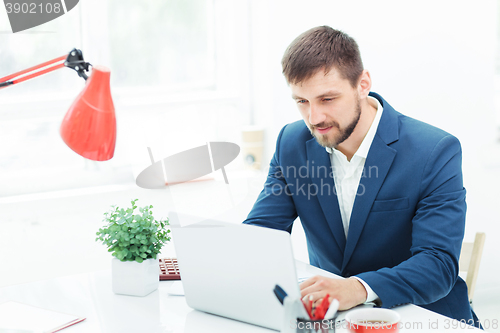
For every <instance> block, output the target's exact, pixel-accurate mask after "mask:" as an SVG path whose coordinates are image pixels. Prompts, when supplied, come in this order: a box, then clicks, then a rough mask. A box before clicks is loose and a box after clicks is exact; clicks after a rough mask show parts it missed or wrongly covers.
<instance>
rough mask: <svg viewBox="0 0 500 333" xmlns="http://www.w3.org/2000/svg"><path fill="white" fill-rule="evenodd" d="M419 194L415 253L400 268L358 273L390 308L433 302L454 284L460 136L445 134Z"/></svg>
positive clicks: (460, 229) (461, 198)
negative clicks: (457, 137)
mask: <svg viewBox="0 0 500 333" xmlns="http://www.w3.org/2000/svg"><path fill="white" fill-rule="evenodd" d="M415 176H417V175H415ZM419 194H420V197H419V201H418V204H417V208H416V212H415V215H414V217H413V220H412V236H411V238H412V244H411V248H410V251H411V257H410V258H409V259H407V260H406V261H403V262H402V263H400V264H399V265H397V266H395V267H392V268H382V269H380V270H378V271H374V272H366V273H362V274H359V275H357V276H358V277H359V278H361V279H363V280H364V281H365V282H366V283H368V285H369V286H370V287H371V288H372V289H373V290H374V291H375V292H376V293H377V295H378V296H379V297H380V301H381V305H382V306H383V307H386V308H388V307H393V306H396V305H400V304H405V303H413V304H417V305H423V304H430V303H433V302H435V301H437V300H439V299H441V298H443V297H444V296H446V295H447V294H448V293H449V292H450V290H451V289H452V288H453V286H454V285H455V282H456V280H457V277H458V258H459V255H460V249H461V246H462V240H463V236H464V230H465V212H466V204H465V189H464V187H463V180H462V151H461V147H460V143H459V141H458V140H457V139H456V138H455V137H453V136H451V135H449V136H446V137H444V138H442V139H441V140H440V141H439V142H438V143H437V144H436V145H435V147H434V149H433V150H432V152H431V153H430V155H429V156H428V158H427V162H426V165H425V168H424V170H423V173H422V176H421V182H420V190H419Z"/></svg>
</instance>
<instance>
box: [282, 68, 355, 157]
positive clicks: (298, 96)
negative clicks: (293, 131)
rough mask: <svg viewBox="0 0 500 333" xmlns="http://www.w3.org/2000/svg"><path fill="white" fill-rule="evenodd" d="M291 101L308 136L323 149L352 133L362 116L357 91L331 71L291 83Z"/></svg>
mask: <svg viewBox="0 0 500 333" xmlns="http://www.w3.org/2000/svg"><path fill="white" fill-rule="evenodd" d="M290 87H291V89H292V98H293V99H294V100H295V101H296V102H297V106H298V108H299V111H300V113H301V114H302V118H304V122H305V123H306V125H307V127H308V128H309V130H310V131H311V134H312V135H313V136H314V137H315V138H316V140H317V141H318V143H319V144H320V145H322V146H323V147H337V146H338V145H339V144H341V143H342V142H344V141H345V140H346V139H348V138H349V136H350V135H351V134H352V132H353V131H354V129H355V128H356V125H357V124H358V121H359V118H360V115H361V104H360V99H359V94H358V91H357V89H355V88H353V87H352V86H351V84H350V83H349V81H348V80H345V79H343V78H342V77H341V75H340V73H339V72H338V71H337V70H336V69H335V68H332V69H331V70H330V72H329V73H328V74H326V75H325V72H324V70H322V69H321V70H319V71H318V72H317V73H316V74H314V76H312V77H311V78H309V79H308V80H305V81H303V82H300V83H298V84H291V85H290Z"/></svg>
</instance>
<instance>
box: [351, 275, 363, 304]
mask: <svg viewBox="0 0 500 333" xmlns="http://www.w3.org/2000/svg"><path fill="white" fill-rule="evenodd" d="M349 280H352V284H353V286H354V290H355V296H354V297H355V301H356V305H358V304H363V303H365V302H366V298H367V297H368V292H367V291H366V288H365V286H364V285H363V284H362V283H361V281H359V280H358V279H356V278H355V277H350V278H349Z"/></svg>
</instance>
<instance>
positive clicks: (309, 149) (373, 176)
mask: <svg viewBox="0 0 500 333" xmlns="http://www.w3.org/2000/svg"><path fill="white" fill-rule="evenodd" d="M370 95H371V96H373V97H375V98H377V99H378V100H379V101H380V103H381V104H382V106H383V108H384V111H383V114H382V118H381V120H380V123H379V126H378V129H377V133H376V135H375V138H374V139H373V143H372V145H371V147H370V150H369V153H368V156H367V158H366V162H365V166H364V171H363V174H362V177H361V180H360V184H359V187H358V193H357V196H356V199H355V202H354V206H353V210H352V215H351V219H350V226H349V233H348V237H347V239H346V237H345V234H344V230H343V225H342V219H341V215H340V211H339V204H338V200H337V196H336V193H335V185H334V180H333V176H332V169H331V163H330V158H329V154H328V153H327V152H326V150H325V148H324V147H321V146H320V145H319V144H318V143H317V142H316V140H315V139H314V138H313V137H312V135H311V133H310V132H309V130H308V128H307V127H306V125H305V124H304V122H303V121H298V122H295V123H292V124H288V125H286V126H285V127H284V128H283V129H282V130H281V132H280V134H279V137H278V140H277V144H276V152H275V154H274V156H273V158H272V160H271V165H270V169H269V175H268V178H267V181H266V183H265V185H264V189H263V191H262V192H261V193H260V195H259V197H258V199H257V201H256V203H255V205H254V207H253V209H252V211H251V212H250V214H249V215H248V218H247V220H246V221H245V222H244V223H247V224H255V225H260V226H265V227H270V228H275V229H281V230H286V231H288V232H291V228H292V224H293V221H294V220H295V219H296V218H297V217H300V220H301V223H302V225H303V228H304V231H305V233H306V238H307V246H308V250H309V260H310V263H311V264H312V265H314V266H317V267H320V268H322V269H325V270H327V271H330V272H332V273H335V274H338V275H341V276H344V277H349V276H354V275H355V276H358V277H360V278H361V279H363V280H364V281H365V282H366V283H368V285H369V286H370V287H371V288H372V289H373V290H374V291H375V292H376V293H377V295H378V296H379V297H380V301H381V304H380V305H381V306H382V307H387V308H389V307H393V306H396V305H400V304H405V303H413V304H416V305H420V306H422V307H424V308H427V309H430V310H433V311H435V312H438V313H441V314H443V315H445V316H448V317H451V318H455V319H458V320H460V319H465V320H466V321H467V323H469V324H474V322H472V318H473V317H472V316H473V315H472V311H471V308H470V305H469V301H468V297H467V286H466V284H465V282H464V281H463V280H462V279H461V278H459V277H458V257H459V255H460V249H461V245H462V240H463V235H464V228H465V211H466V204H465V189H464V187H463V183H462V152H461V147H460V143H459V141H458V140H457V139H456V138H455V137H454V136H452V135H450V134H448V133H446V132H444V131H442V130H440V129H438V128H435V127H433V126H430V125H428V124H426V123H423V122H420V121H418V120H415V119H412V118H410V117H407V116H404V115H402V114H401V113H399V112H397V111H395V110H394V109H393V108H392V107H391V106H390V105H389V104H388V103H387V102H386V101H385V100H384V99H383V98H382V97H381V96H380V95H378V94H375V93H370Z"/></svg>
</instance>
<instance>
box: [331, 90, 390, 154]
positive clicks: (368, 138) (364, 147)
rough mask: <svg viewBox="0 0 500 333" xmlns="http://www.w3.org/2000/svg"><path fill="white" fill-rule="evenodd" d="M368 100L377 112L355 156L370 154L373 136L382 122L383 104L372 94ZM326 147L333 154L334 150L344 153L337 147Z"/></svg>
mask: <svg viewBox="0 0 500 333" xmlns="http://www.w3.org/2000/svg"><path fill="white" fill-rule="evenodd" d="M368 102H369V103H370V104H371V105H372V106H373V107H375V108H376V110H377V113H375V118H374V119H373V122H372V124H371V125H370V129H369V130H368V132H367V133H366V135H365V138H364V139H363V141H362V142H361V145H359V148H358V150H357V151H356V153H354V156H359V157H362V158H366V157H367V156H368V151H369V150H370V146H371V145H372V142H373V138H375V134H376V133H377V128H378V124H379V123H380V118H381V117H382V112H383V111H384V108H383V107H382V105H381V104H380V102H379V101H378V99H376V98H374V97H371V96H368ZM325 148H326V151H327V152H328V153H329V154H332V153H333V152H334V151H336V152H338V153H342V152H341V151H339V150H337V149H335V148H331V147H325Z"/></svg>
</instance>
